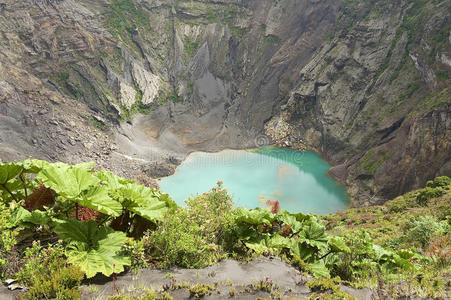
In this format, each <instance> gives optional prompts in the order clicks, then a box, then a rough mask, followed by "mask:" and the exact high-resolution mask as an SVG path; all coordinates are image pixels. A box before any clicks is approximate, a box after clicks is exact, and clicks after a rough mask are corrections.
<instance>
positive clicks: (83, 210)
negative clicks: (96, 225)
mask: <svg viewBox="0 0 451 300" xmlns="http://www.w3.org/2000/svg"><path fill="white" fill-rule="evenodd" d="M100 214H101V213H100V212H98V211H96V210H93V209H91V208H87V207H83V206H78V221H81V222H89V221H90V220H94V221H97V218H98V217H99V216H100ZM71 217H72V218H75V217H76V214H75V212H73V213H72V214H71Z"/></svg>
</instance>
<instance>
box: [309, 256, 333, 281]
mask: <svg viewBox="0 0 451 300" xmlns="http://www.w3.org/2000/svg"><path fill="white" fill-rule="evenodd" d="M307 268H308V271H310V272H311V273H312V274H313V276H315V277H326V278H330V273H329V270H328V269H327V268H326V265H325V264H324V262H323V261H322V260H319V261H316V262H314V263H310V264H308V266H307Z"/></svg>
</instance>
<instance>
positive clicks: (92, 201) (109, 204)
mask: <svg viewBox="0 0 451 300" xmlns="http://www.w3.org/2000/svg"><path fill="white" fill-rule="evenodd" d="M73 201H75V202H77V203H78V204H80V205H81V206H84V207H87V208H92V209H94V210H96V211H99V212H101V213H104V214H106V215H109V216H113V217H118V216H120V215H121V213H122V205H121V204H120V203H119V202H117V201H115V200H113V199H112V198H111V197H110V196H109V194H108V188H107V187H106V186H93V187H90V188H89V190H87V191H85V192H83V193H82V195H81V197H80V198H75V199H73Z"/></svg>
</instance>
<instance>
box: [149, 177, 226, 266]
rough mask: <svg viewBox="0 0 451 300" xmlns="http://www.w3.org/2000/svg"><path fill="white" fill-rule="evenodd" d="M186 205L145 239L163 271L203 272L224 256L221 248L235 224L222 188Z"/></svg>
mask: <svg viewBox="0 0 451 300" xmlns="http://www.w3.org/2000/svg"><path fill="white" fill-rule="evenodd" d="M186 203H187V208H186V209H183V208H176V209H173V210H171V211H170V212H168V213H167V214H166V216H165V218H164V220H163V221H162V222H161V224H160V226H159V227H158V228H157V230H156V231H154V232H152V234H151V235H150V236H149V237H148V238H146V239H145V244H144V248H145V249H146V253H147V254H148V255H150V256H151V257H152V258H155V259H158V261H159V263H158V265H159V266H160V267H162V268H168V267H170V266H173V265H179V266H181V267H187V268H201V267H204V266H207V265H211V264H212V263H214V262H216V261H217V260H218V259H220V258H222V257H224V256H225V254H224V252H223V250H222V246H221V245H222V244H223V243H225V240H226V237H227V235H226V234H225V233H226V231H227V230H228V227H229V226H230V224H231V222H232V217H231V214H230V212H231V210H232V207H233V202H232V199H231V198H230V196H229V195H228V194H227V191H226V190H225V189H224V188H223V187H222V184H221V183H218V186H217V187H215V188H213V189H212V190H211V191H210V192H209V193H204V194H202V195H199V196H197V197H195V198H192V199H188V200H187V201H186Z"/></svg>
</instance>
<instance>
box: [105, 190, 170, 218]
mask: <svg viewBox="0 0 451 300" xmlns="http://www.w3.org/2000/svg"><path fill="white" fill-rule="evenodd" d="M112 195H113V197H114V198H115V199H117V200H118V201H120V202H121V203H122V205H123V207H124V208H126V209H128V210H130V211H131V212H134V213H136V214H138V215H140V216H141V217H143V218H146V219H148V220H150V221H153V222H156V221H160V220H162V218H163V216H164V214H165V213H166V211H167V210H168V208H169V207H170V205H171V204H170V202H167V201H161V200H160V196H161V194H160V193H159V192H158V191H155V190H153V189H150V188H148V187H145V186H143V185H137V184H134V183H128V184H127V185H124V186H122V187H121V188H118V189H116V190H115V191H113V192H112Z"/></svg>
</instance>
